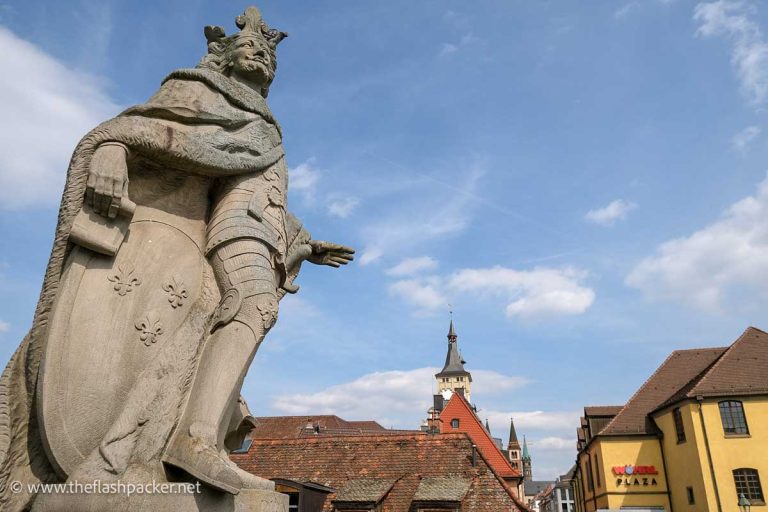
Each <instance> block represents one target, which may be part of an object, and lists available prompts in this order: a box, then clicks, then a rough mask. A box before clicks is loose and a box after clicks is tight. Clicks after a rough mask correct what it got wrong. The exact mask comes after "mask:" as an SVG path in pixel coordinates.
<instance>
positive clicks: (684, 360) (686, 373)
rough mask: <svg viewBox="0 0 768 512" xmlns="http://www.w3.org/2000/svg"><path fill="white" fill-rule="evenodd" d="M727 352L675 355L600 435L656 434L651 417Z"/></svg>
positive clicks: (710, 350) (678, 352)
mask: <svg viewBox="0 0 768 512" xmlns="http://www.w3.org/2000/svg"><path fill="white" fill-rule="evenodd" d="M725 350H726V349H725V348H722V347H721V348H701V349H689V350H676V351H674V352H672V354H671V355H670V356H669V357H668V358H667V359H666V360H665V361H664V362H663V363H662V364H661V366H659V367H658V368H657V369H656V371H655V372H654V373H653V374H652V375H651V376H650V377H649V378H648V380H647V381H645V383H644V384H643V385H642V386H641V387H640V389H638V390H637V392H636V393H635V394H634V395H633V396H632V398H630V399H629V401H628V402H627V404H626V405H625V406H624V407H622V409H621V411H620V412H619V413H618V414H617V415H616V416H615V417H614V418H613V419H612V420H611V422H610V423H608V425H607V426H606V427H605V428H604V429H603V430H602V431H601V432H600V433H599V435H608V436H610V435H647V434H657V433H658V430H657V428H656V426H655V425H654V423H653V421H652V420H651V418H650V416H649V414H650V413H651V412H652V411H653V410H655V409H656V408H658V407H659V406H660V405H662V404H663V403H664V402H666V401H667V400H668V399H669V398H670V397H671V396H672V395H674V394H675V393H676V392H677V391H679V390H680V389H681V388H683V387H684V386H685V385H686V384H688V383H689V382H691V381H692V380H693V379H694V378H695V377H696V376H698V375H699V374H701V373H702V372H703V371H704V370H705V369H707V368H709V366H710V365H712V363H714V362H715V361H716V360H717V358H719V357H720V356H721V355H722V354H723V353H724V352H725Z"/></svg>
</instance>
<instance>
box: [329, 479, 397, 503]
mask: <svg viewBox="0 0 768 512" xmlns="http://www.w3.org/2000/svg"><path fill="white" fill-rule="evenodd" d="M395 482H397V479H396V478H355V479H353V480H347V482H346V483H345V484H344V485H343V486H342V487H341V489H339V491H338V492H337V493H336V498H335V499H334V500H333V501H335V502H337V503H338V502H340V501H341V502H344V501H347V502H349V501H352V502H365V503H371V504H378V503H379V502H380V501H381V500H382V499H383V498H384V496H385V495H386V494H387V493H388V492H389V490H390V489H392V486H393V485H395Z"/></svg>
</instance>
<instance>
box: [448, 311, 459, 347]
mask: <svg viewBox="0 0 768 512" xmlns="http://www.w3.org/2000/svg"><path fill="white" fill-rule="evenodd" d="M448 313H449V314H450V315H451V325H450V326H449V327H448V341H451V342H453V341H456V338H458V336H456V330H455V329H454V328H453V311H452V310H450V311H448Z"/></svg>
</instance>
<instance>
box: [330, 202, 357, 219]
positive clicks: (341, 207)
mask: <svg viewBox="0 0 768 512" xmlns="http://www.w3.org/2000/svg"><path fill="white" fill-rule="evenodd" d="M359 204H360V200H359V199H357V198H356V197H343V198H339V199H334V200H332V201H331V203H330V204H329V205H328V214H329V215H332V216H334V217H339V218H341V219H346V218H347V217H349V216H350V214H351V213H352V211H353V210H354V209H355V208H357V205H359Z"/></svg>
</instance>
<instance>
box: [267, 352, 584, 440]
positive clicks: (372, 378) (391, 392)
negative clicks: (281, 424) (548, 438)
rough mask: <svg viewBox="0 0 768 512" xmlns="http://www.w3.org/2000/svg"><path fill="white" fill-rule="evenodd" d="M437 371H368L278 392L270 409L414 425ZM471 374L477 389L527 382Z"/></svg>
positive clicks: (479, 372) (428, 399)
mask: <svg viewBox="0 0 768 512" xmlns="http://www.w3.org/2000/svg"><path fill="white" fill-rule="evenodd" d="M438 371H439V368H434V367H426V368H416V369H413V370H405V371H402V370H393V371H382V372H375V373H369V374H366V375H363V376H361V377H359V378H357V379H355V380H353V381H350V382H345V383H342V384H336V385H333V386H329V387H327V388H325V389H321V390H313V391H312V392H310V393H297V394H288V395H281V396H278V397H277V398H275V399H274V400H273V402H272V409H274V410H275V411H277V412H278V413H281V414H295V415H305V414H337V415H339V416H340V417H342V418H344V419H349V420H355V419H358V420H364V419H373V420H377V421H379V423H381V424H382V425H384V426H387V427H390V426H394V427H396V428H408V429H417V428H419V425H420V424H421V421H422V420H423V419H425V418H426V416H427V409H428V408H429V407H430V406H431V405H432V390H433V386H434V383H435V373H437V372H438ZM472 374H473V376H474V377H473V385H475V386H477V387H479V388H480V389H486V388H489V387H490V386H493V385H501V386H504V387H505V389H506V390H512V389H518V388H519V387H521V386H523V385H524V384H525V383H526V382H527V380H525V379H523V378H520V377H511V376H506V375H501V374H499V373H497V372H494V371H490V370H473V371H472ZM520 414H521V415H524V414H533V415H537V414H539V413H520ZM507 418H508V417H507ZM577 418H578V417H577ZM507 421H509V419H507ZM515 421H517V419H515ZM507 428H509V424H508V423H507Z"/></svg>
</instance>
